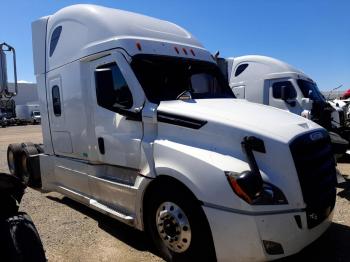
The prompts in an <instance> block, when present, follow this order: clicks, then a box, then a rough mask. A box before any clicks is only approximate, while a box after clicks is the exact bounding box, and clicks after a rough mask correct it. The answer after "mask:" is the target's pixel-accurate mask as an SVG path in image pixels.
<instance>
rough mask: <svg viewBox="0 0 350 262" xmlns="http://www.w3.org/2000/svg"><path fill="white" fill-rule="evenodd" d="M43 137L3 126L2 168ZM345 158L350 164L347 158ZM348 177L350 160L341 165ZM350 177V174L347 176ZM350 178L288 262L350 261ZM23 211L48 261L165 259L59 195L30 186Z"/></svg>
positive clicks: (136, 235) (138, 237)
mask: <svg viewBox="0 0 350 262" xmlns="http://www.w3.org/2000/svg"><path fill="white" fill-rule="evenodd" d="M23 141H32V142H36V143H39V142H41V141H42V137H41V127H40V126H26V127H9V128H5V129H0V172H8V169H7V162H6V149H7V145H8V144H9V143H16V142H23ZM344 162H349V163H350V161H347V160H344ZM338 166H339V169H340V170H341V172H342V174H343V175H344V176H345V178H347V175H350V164H347V163H341V164H339V165H338ZM349 179H350V176H349ZM349 201H350V180H346V181H345V182H344V183H343V184H341V185H340V186H339V189H338V197H337V205H336V208H335V216H334V220H333V224H332V226H331V227H330V229H329V230H328V231H327V232H326V233H325V234H324V235H323V236H322V237H321V238H320V239H319V240H318V241H316V242H315V243H313V244H312V245H311V246H309V247H308V248H306V249H304V250H303V251H302V252H301V253H299V254H297V255H296V256H293V257H291V258H288V259H285V260H284V261H296V260H301V259H305V258H312V259H313V260H318V261H350V202H349ZM21 209H22V210H23V211H26V212H27V213H29V214H30V215H31V216H32V218H33V220H34V223H35V224H36V226H37V228H38V230H39V233H40V236H41V238H42V241H43V244H44V247H45V250H46V256H47V258H48V260H49V261H162V260H161V259H160V258H159V257H157V256H156V255H155V254H154V253H153V251H152V248H151V245H150V240H149V239H148V238H146V236H145V235H144V234H143V233H141V232H139V231H137V230H134V229H132V228H130V227H128V226H126V225H124V224H121V223H119V222H117V221H115V220H112V219H110V218H108V217H106V216H104V215H101V214H100V213H98V212H95V211H93V210H90V209H89V208H87V207H85V206H83V205H81V204H79V203H76V202H74V201H72V200H70V199H68V198H66V197H63V196H62V195H60V194H58V193H47V194H42V193H40V192H37V191H34V190H32V189H27V193H26V195H25V196H24V198H23V201H22V204H21Z"/></svg>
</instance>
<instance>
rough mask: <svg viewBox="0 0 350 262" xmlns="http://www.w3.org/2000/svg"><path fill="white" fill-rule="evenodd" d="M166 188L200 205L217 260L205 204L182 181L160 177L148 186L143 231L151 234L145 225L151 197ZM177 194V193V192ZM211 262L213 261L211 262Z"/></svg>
mask: <svg viewBox="0 0 350 262" xmlns="http://www.w3.org/2000/svg"><path fill="white" fill-rule="evenodd" d="M166 188H171V189H172V190H174V189H175V190H176V191H177V190H178V191H179V195H181V197H183V198H185V199H187V200H190V199H191V200H193V202H192V203H193V204H194V203H198V208H199V209H198V211H199V214H200V216H201V217H202V218H203V221H202V223H203V226H204V227H205V228H207V229H208V233H209V235H208V237H209V239H208V241H210V243H211V246H212V248H213V261H214V260H215V258H216V253H215V252H216V251H215V246H214V241H213V236H212V232H211V227H210V225H209V221H208V218H207V216H206V214H205V212H204V210H203V209H202V207H201V206H202V205H203V202H202V201H200V200H199V199H197V197H196V196H195V195H194V194H193V192H192V191H191V190H190V189H189V188H188V187H187V186H186V185H185V184H184V183H182V182H181V181H179V180H177V179H176V178H173V177H170V176H167V175H160V176H158V177H157V178H155V179H154V180H152V181H151V182H150V184H149V185H148V187H147V189H146V191H145V193H144V197H143V202H142V209H143V212H142V213H143V214H142V220H143V229H144V230H145V231H146V233H148V234H149V233H150V232H149V231H147V229H146V228H147V226H146V224H145V223H147V205H148V204H149V203H151V202H150V201H152V199H151V197H152V195H154V194H155V193H158V192H161V191H164V189H166ZM176 193H177V192H176ZM210 261H211V260H210Z"/></svg>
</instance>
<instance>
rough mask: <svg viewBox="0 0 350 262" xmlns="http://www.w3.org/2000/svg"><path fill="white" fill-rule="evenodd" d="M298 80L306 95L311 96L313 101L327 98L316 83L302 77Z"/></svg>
mask: <svg viewBox="0 0 350 262" xmlns="http://www.w3.org/2000/svg"><path fill="white" fill-rule="evenodd" d="M297 82H298V85H299V87H300V90H301V92H302V93H303V95H304V97H306V98H310V99H311V100H313V101H324V100H325V99H324V97H323V95H322V94H321V92H320V91H319V90H318V87H317V85H316V84H315V83H313V82H310V81H306V80H302V79H298V81H297Z"/></svg>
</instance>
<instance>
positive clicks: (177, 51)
mask: <svg viewBox="0 0 350 262" xmlns="http://www.w3.org/2000/svg"><path fill="white" fill-rule="evenodd" d="M174 49H175V51H176V53H178V54H179V53H180V51H179V49H178V48H177V47H176V46H175V47H174Z"/></svg>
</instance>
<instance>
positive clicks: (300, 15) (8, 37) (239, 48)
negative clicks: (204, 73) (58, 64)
mask: <svg viewBox="0 0 350 262" xmlns="http://www.w3.org/2000/svg"><path fill="white" fill-rule="evenodd" d="M75 3H95V4H100V5H104V6H109V7H114V8H120V9H124V10H128V11H134V12H138V13H142V14H146V15H150V16H154V17H157V18H160V19H165V20H169V21H171V22H174V23H177V24H179V25H180V26H183V27H185V28H186V29H187V30H188V31H190V32H191V33H193V34H194V35H195V36H196V37H197V38H198V39H199V40H200V41H201V42H202V43H203V44H204V46H205V47H207V48H208V49H209V50H210V51H211V52H215V51H217V50H220V54H221V55H222V56H223V57H227V56H240V55H246V54H261V55H268V56H272V57H275V58H278V59H281V60H284V61H286V62H288V63H289V64H292V65H294V66H295V67H297V68H300V69H301V70H303V71H304V72H305V73H306V74H308V75H309V76H311V77H312V78H313V79H314V80H315V81H317V83H318V85H319V87H320V89H321V90H329V89H332V88H334V87H336V86H338V85H340V84H343V85H344V87H343V88H342V89H347V88H350V1H348V0H308V1H304V0H293V1H292V0H244V1H242V0H240V1H237V0H227V1H224V0H217V1H212V0H211V1H209V0H201V1H194V0H193V1H188V0H187V1H184V0H176V1H175V0H173V1H169V0H147V1H141V0H137V1H136V0H113V1H111V0H110V1H107V0H105V1H84V2H82V1H69V0H59V1H58V0H57V1H53V0H31V1H26V0H22V1H19V0H11V1H4V3H2V5H1V15H0V24H1V27H0V42H2V41H6V42H8V43H9V44H11V45H13V46H14V47H15V48H16V51H17V62H18V78H19V79H20V80H26V81H31V82H35V76H34V74H33V62H32V43H31V27H30V26H31V22H32V21H33V20H35V19H37V18H39V17H41V16H45V15H49V14H52V13H54V12H55V11H57V10H58V9H60V8H62V7H65V6H68V5H71V4H75Z"/></svg>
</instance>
